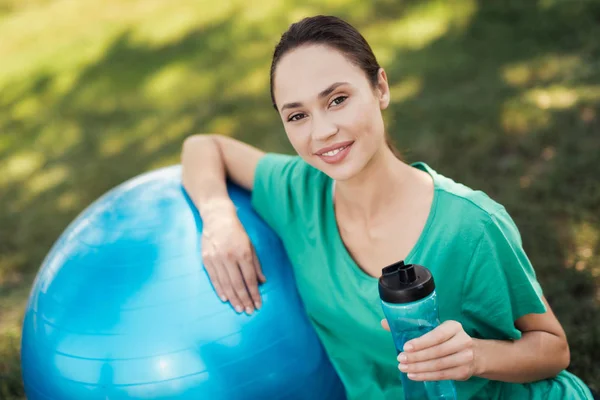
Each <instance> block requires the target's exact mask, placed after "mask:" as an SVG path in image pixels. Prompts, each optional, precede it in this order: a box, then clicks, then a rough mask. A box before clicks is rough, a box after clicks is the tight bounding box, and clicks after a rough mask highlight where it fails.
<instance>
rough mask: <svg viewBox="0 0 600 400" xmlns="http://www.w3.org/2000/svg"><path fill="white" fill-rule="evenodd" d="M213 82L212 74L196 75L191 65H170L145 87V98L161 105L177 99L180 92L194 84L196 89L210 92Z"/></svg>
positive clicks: (149, 80)
mask: <svg viewBox="0 0 600 400" xmlns="http://www.w3.org/2000/svg"><path fill="white" fill-rule="evenodd" d="M211 81H212V76H211V74H205V75H194V74H193V73H192V71H190V69H189V65H186V64H184V63H173V64H169V65H167V66H165V67H163V68H162V69H160V70H159V71H158V72H156V73H155V74H154V75H152V76H151V77H150V78H149V79H148V80H147V81H146V84H145V85H144V87H143V91H144V94H145V96H147V97H148V98H150V99H152V100H153V101H154V102H157V103H159V104H162V103H168V102H171V101H172V100H174V98H173V97H177V94H178V93H180V90H182V89H185V86H186V85H190V84H191V83H192V82H194V84H193V86H194V87H195V89H200V90H203V91H208V90H209V88H210V84H211Z"/></svg>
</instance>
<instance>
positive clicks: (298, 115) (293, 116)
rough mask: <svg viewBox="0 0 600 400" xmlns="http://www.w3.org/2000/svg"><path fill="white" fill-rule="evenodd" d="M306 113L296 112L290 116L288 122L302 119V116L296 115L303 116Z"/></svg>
mask: <svg viewBox="0 0 600 400" xmlns="http://www.w3.org/2000/svg"><path fill="white" fill-rule="evenodd" d="M303 115H304V114H302V113H298V114H294V115H292V116H291V117H289V118H288V122H292V121H300V120H301V119H302V118H296V117H302V116H303Z"/></svg>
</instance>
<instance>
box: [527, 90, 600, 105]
mask: <svg viewBox="0 0 600 400" xmlns="http://www.w3.org/2000/svg"><path fill="white" fill-rule="evenodd" d="M523 98H524V100H525V101H526V102H528V103H530V104H534V105H536V106H537V107H539V108H541V109H544V110H548V109H552V110H565V109H569V108H572V107H574V106H575V105H577V104H578V103H581V102H596V101H598V100H600V86H580V87H566V86H561V85H553V86H550V87H547V88H535V89H531V90H528V91H526V92H525V93H524V94H523Z"/></svg>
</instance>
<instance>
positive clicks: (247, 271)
mask: <svg viewBox="0 0 600 400" xmlns="http://www.w3.org/2000/svg"><path fill="white" fill-rule="evenodd" d="M239 266H240V270H241V272H242V277H243V279H244V283H245V288H246V289H247V291H248V292H249V294H250V298H251V301H252V306H253V307H256V308H257V309H260V307H261V300H260V293H259V292H258V281H257V276H256V267H255V266H254V258H253V257H252V254H251V253H249V255H248V256H247V257H244V259H243V260H242V261H241V262H240V264H239ZM246 311H248V310H247V309H246Z"/></svg>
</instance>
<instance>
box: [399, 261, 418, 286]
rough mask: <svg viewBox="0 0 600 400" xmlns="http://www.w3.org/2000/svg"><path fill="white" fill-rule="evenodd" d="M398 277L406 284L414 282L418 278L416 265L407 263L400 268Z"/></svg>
mask: <svg viewBox="0 0 600 400" xmlns="http://www.w3.org/2000/svg"><path fill="white" fill-rule="evenodd" d="M398 279H400V282H402V283H404V284H408V283H413V282H414V281H416V280H417V273H416V272H415V267H414V266H413V265H412V264H408V265H405V264H404V263H403V264H402V266H400V267H399V268H398Z"/></svg>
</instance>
